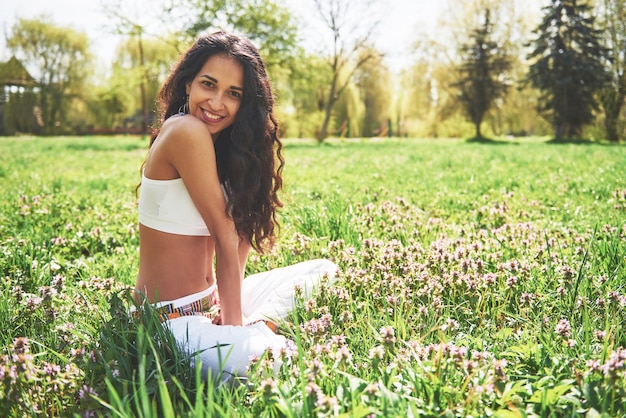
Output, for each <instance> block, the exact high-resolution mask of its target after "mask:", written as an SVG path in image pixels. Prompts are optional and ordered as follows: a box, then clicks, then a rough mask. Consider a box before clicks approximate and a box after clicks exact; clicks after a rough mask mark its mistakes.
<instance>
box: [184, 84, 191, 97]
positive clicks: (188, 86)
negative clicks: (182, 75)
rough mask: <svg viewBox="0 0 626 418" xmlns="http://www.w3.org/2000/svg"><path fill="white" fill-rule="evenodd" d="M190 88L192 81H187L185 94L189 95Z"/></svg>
mask: <svg viewBox="0 0 626 418" xmlns="http://www.w3.org/2000/svg"><path fill="white" fill-rule="evenodd" d="M189 90H191V81H188V82H186V83H185V94H186V95H187V96H189Z"/></svg>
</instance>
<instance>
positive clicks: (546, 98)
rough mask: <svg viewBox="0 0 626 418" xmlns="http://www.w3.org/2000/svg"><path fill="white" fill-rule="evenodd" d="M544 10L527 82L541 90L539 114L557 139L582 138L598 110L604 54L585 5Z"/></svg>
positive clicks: (560, 3)
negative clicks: (583, 130)
mask: <svg viewBox="0 0 626 418" xmlns="http://www.w3.org/2000/svg"><path fill="white" fill-rule="evenodd" d="M543 10H544V16H543V20H542V22H541V23H540V24H539V26H538V27H537V29H536V30H535V31H534V34H535V35H536V36H537V37H536V39H535V40H534V41H533V42H532V44H533V45H534V49H533V51H532V52H531V53H530V55H529V59H532V60H535V62H534V63H533V64H532V65H531V66H530V68H529V72H528V76H527V79H528V80H529V81H530V83H531V84H532V85H533V86H534V87H536V88H537V89H539V90H540V91H541V95H540V97H539V103H538V110H539V112H540V113H541V114H543V115H544V117H546V119H548V120H550V121H551V122H552V124H553V126H554V134H555V137H556V138H557V139H560V138H563V137H579V136H581V135H582V128H583V126H584V125H586V124H588V123H589V122H591V121H592V120H593V111H594V110H596V109H597V103H596V100H595V97H594V94H595V93H596V92H597V91H598V90H599V89H600V88H601V87H602V86H603V85H604V83H605V82H606V80H607V75H606V72H605V69H604V66H603V61H604V60H605V57H606V50H605V49H604V48H603V47H602V46H601V44H600V39H601V33H600V31H598V30H597V29H596V28H595V27H594V24H595V19H594V17H593V15H592V14H591V8H590V6H589V5H588V4H587V3H584V2H581V1H580V0H579V1H577V0H550V3H549V4H548V5H547V6H545V7H544V8H543Z"/></svg>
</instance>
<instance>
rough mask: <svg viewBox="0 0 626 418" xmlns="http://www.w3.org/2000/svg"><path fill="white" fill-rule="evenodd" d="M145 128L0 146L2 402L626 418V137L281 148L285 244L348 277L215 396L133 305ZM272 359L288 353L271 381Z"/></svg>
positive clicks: (34, 407) (257, 267)
mask: <svg viewBox="0 0 626 418" xmlns="http://www.w3.org/2000/svg"><path fill="white" fill-rule="evenodd" d="M146 147H147V140H145V139H138V138H135V137H114V138H104V137H90V138H70V137H67V138H6V139H1V140H0V149H1V152H0V188H1V190H2V191H3V199H2V201H1V202H0V270H1V273H2V277H3V280H2V282H1V284H0V323H1V324H2V329H3V331H2V333H1V334H0V383H1V384H2V386H3V390H2V391H0V415H2V416H8V417H21V416H25V415H26V416H31V415H32V416H38V415H41V416H118V417H126V416H129V417H130V416H144V417H151V416H176V417H179V416H181V417H185V416H189V417H191V416H194V417H195V416H228V417H231V416H237V417H239V416H243V417H245V416H250V417H252V416H294V417H301V416H347V417H348V416H349V417H365V416H398V417H406V416H432V417H440V416H444V417H448V416H450V417H455V416H487V415H489V416H498V417H524V416H529V417H532V416H536V417H572V416H606V417H609V416H610V417H613V416H626V407H624V404H625V402H624V401H625V400H626V391H625V389H626V372H625V366H624V364H625V363H624V360H626V335H625V333H624V325H625V324H624V322H625V318H626V312H625V310H626V292H625V290H624V286H625V284H626V280H625V278H626V258H625V254H626V178H624V176H623V167H625V166H626V148H624V147H622V146H606V145H598V144H593V143H589V144H584V145H582V144H576V143H552V142H546V141H543V140H537V139H535V140H517V141H508V142H505V141H500V142H499V143H498V144H492V143H476V142H467V141H463V140H413V139H402V140H400V139H392V140H385V141H378V142H376V141H369V140H362V141H361V140H357V141H343V142H342V141H335V142H333V141H331V142H330V143H328V144H324V145H322V146H318V145H316V144H314V143H313V142H308V141H297V140H288V141H286V147H285V156H286V159H287V162H288V165H287V167H286V169H285V184H286V187H285V194H284V200H285V203H286V207H285V209H284V210H283V211H282V212H281V216H280V218H281V226H282V228H281V238H280V240H279V242H278V245H277V246H276V247H275V248H274V249H273V251H272V252H271V253H270V254H266V255H263V256H259V255H256V254H253V255H252V256H251V259H250V262H249V265H248V273H254V272H257V271H262V270H266V269H268V268H273V267H279V266H283V265H286V264H291V263H295V262H297V261H302V260H307V259H311V258H316V257H327V258H330V259H332V260H334V261H335V262H336V263H337V264H338V265H339V266H340V270H341V274H340V278H339V280H338V282H337V283H336V284H334V285H332V286H329V285H325V286H322V288H321V289H320V292H319V294H318V295H317V296H316V297H315V299H312V300H300V303H299V304H298V308H297V309H296V311H295V312H294V313H293V315H292V317H291V318H290V320H289V321H288V322H286V323H283V324H281V326H280V328H279V332H281V333H283V334H285V335H287V336H289V337H290V338H291V339H292V340H294V341H295V343H296V347H297V349H296V350H295V351H293V352H281V353H268V355H267V356H266V357H265V358H262V359H258V360H256V361H254V362H253V363H251V365H250V379H249V381H248V382H246V384H244V385H239V386H231V387H224V386H222V387H215V385H214V384H213V383H212V381H210V380H209V381H208V382H204V381H203V380H202V379H201V378H200V376H199V375H198V374H197V373H195V372H194V369H193V368H191V367H189V366H190V363H191V361H192V360H191V359H189V358H187V357H185V356H184V355H182V354H181V353H180V352H178V350H177V349H176V347H175V346H174V344H173V343H172V340H171V335H169V334H168V333H167V332H164V331H163V329H162V328H161V327H160V326H159V324H158V322H157V321H156V320H155V318H153V317H151V316H149V315H147V316H145V317H142V318H139V319H137V318H133V317H129V316H128V315H127V314H126V313H125V312H126V309H127V306H128V303H129V302H128V297H127V296H128V288H129V287H130V286H132V284H133V282H134V278H135V277H134V276H135V274H136V270H137V261H138V254H137V246H138V237H137V225H136V209H135V194H134V189H135V186H136V184H137V183H138V182H139V180H140V176H139V171H138V170H139V166H140V165H141V162H142V161H143V158H144V157H145V153H146ZM278 358H280V359H281V360H282V362H283V365H282V366H281V367H280V370H279V372H278V373H277V374H274V373H272V372H271V370H272V368H273V363H274V361H276V359H278Z"/></svg>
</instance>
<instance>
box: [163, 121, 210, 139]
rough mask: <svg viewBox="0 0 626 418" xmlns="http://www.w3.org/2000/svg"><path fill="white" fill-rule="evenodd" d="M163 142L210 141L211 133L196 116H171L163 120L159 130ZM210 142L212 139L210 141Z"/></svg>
mask: <svg viewBox="0 0 626 418" xmlns="http://www.w3.org/2000/svg"><path fill="white" fill-rule="evenodd" d="M159 137H160V140H161V141H163V142H170V141H176V142H177V143H179V144H180V143H183V142H184V143H187V142H188V141H192V142H195V141H201V142H202V143H205V142H206V141H207V140H209V141H211V134H210V132H209V130H208V128H207V127H206V125H205V124H204V123H203V122H202V121H201V120H200V119H198V118H196V117H194V116H191V115H182V116H176V117H171V118H169V119H167V120H166V121H165V122H163V126H161V130H160V132H159ZM211 143H212V141H211Z"/></svg>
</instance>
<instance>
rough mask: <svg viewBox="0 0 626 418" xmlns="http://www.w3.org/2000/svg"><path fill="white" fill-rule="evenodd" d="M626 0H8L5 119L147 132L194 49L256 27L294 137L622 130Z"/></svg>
mask: <svg viewBox="0 0 626 418" xmlns="http://www.w3.org/2000/svg"><path fill="white" fill-rule="evenodd" d="M624 22H626V19H625V15H624V0H595V1H580V0H579V1H578V2H576V1H573V0H558V1H557V0H467V1H462V2H461V1H453V0H447V1H446V0H440V1H436V2H433V1H430V0H386V1H385V0H349V1H348V0H218V1H201V0H158V1H148V0H110V1H97V0H87V1H78V0H24V1H17V0H8V1H4V2H2V4H0V25H1V26H2V30H3V37H2V39H1V40H0V85H1V86H2V88H3V94H2V95H1V97H0V135H16V134H36V135H60V134H63V135H67V134H79V135H85V134H142V135H143V134H146V133H149V132H150V130H151V127H152V126H153V124H154V122H155V120H156V114H155V101H156V96H157V94H158V90H159V88H160V86H161V84H162V82H163V81H164V79H165V77H166V76H167V74H168V73H169V70H170V67H171V65H172V63H173V62H175V61H176V59H177V57H178V56H179V54H180V53H181V52H182V51H183V50H184V49H185V48H186V47H187V46H188V45H189V44H190V43H191V42H193V39H194V38H195V37H197V36H198V35H200V34H202V33H206V32H212V31H215V30H218V29H225V30H232V31H235V32H237V33H240V34H243V35H245V36H247V37H249V38H250V39H251V40H252V41H253V42H254V43H255V44H256V45H257V46H258V47H259V48H260V50H261V53H262V55H263V57H264V58H265V60H266V62H267V65H268V70H269V73H270V75H271V78H272V80H273V83H274V87H275V90H276V96H277V101H278V104H279V109H278V113H279V117H280V122H281V130H282V135H283V137H291V138H316V139H317V140H318V141H324V140H325V139H326V138H328V137H347V138H349V137H387V136H410V137H477V138H483V137H518V136H546V135H551V136H555V137H562V136H564V137H586V138H590V139H608V140H610V141H615V142H617V141H619V140H620V139H621V138H622V137H623V134H624V126H625V124H624V117H623V116H622V113H623V112H622V111H621V108H622V106H623V103H624V97H625V96H626V79H625V76H624V61H625V55H626V48H625V45H626V25H625V24H624Z"/></svg>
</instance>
